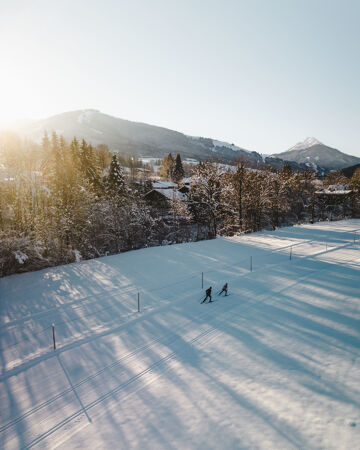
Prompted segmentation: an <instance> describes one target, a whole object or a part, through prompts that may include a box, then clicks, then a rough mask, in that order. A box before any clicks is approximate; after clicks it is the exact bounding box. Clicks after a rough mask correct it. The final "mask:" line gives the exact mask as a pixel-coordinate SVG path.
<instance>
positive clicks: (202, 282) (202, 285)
mask: <svg viewBox="0 0 360 450" xmlns="http://www.w3.org/2000/svg"><path fill="white" fill-rule="evenodd" d="M201 289H204V272H201Z"/></svg>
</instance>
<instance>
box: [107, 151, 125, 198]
mask: <svg viewBox="0 0 360 450" xmlns="http://www.w3.org/2000/svg"><path fill="white" fill-rule="evenodd" d="M124 189H125V181H124V174H123V171H122V168H121V166H120V164H119V162H118V159H117V157H116V155H113V156H112V159H111V163H110V169H109V175H108V177H107V180H106V191H107V194H109V195H121V194H123V193H124Z"/></svg>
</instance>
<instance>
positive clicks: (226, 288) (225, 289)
mask: <svg viewBox="0 0 360 450" xmlns="http://www.w3.org/2000/svg"><path fill="white" fill-rule="evenodd" d="M223 292H225V297H226V296H227V295H228V284H227V283H225V284H224V286H223V288H222V289H221V291H220V292H219V295H221V294H222V293H223Z"/></svg>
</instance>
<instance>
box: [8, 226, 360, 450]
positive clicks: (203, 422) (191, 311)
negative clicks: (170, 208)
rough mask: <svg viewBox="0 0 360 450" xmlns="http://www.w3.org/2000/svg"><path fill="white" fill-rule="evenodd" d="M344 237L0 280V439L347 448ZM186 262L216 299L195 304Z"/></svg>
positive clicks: (156, 254)
mask: <svg viewBox="0 0 360 450" xmlns="http://www.w3.org/2000/svg"><path fill="white" fill-rule="evenodd" d="M356 233H358V234H356ZM354 238H355V241H354ZM359 238H360V220H349V221H341V222H331V223H320V224H315V225H304V226H296V227H292V228H284V229H280V230H277V231H275V232H266V233H265V232H264V233H255V234H252V235H246V236H243V237H235V238H218V239H216V240H213V241H203V242H198V243H191V244H181V245H174V246H168V247H157V248H149V249H143V250H138V251H133V252H129V253H124V254H121V255H116V256H111V257H106V258H100V259H96V260H92V261H84V262H80V263H74V264H70V265H67V266H61V267H56V268H51V269H47V270H42V271H39V272H34V273H28V274H23V275H14V276H11V277H7V278H3V279H1V280H0V370H1V374H0V405H1V407H0V408H1V409H0V448H3V449H18V448H32V447H35V448H61V449H72V448H121V449H129V448H137V449H169V448H173V449H175V448H176V449H179V448H181V449H183V448H186V449H209V448H210V449H215V448H216V449H234V448H251V449H292V448H293V449H295V448H296V449H298V448H301V449H305V448H306V449H324V448H326V449H354V448H359V447H360V445H359V442H360V360H359V350H360V320H359V319H360V271H359V264H360V241H359ZM290 255H291V259H290ZM251 257H252V271H250V260H251ZM201 272H204V288H205V287H208V286H209V285H212V286H213V289H214V291H215V293H216V292H217V291H218V290H219V289H220V288H221V286H222V284H223V283H224V282H225V281H228V282H229V288H230V296H228V297H226V298H220V297H218V296H215V297H214V298H215V300H216V301H215V302H214V303H212V304H202V305H201V304H200V300H201V299H202V295H203V292H204V291H203V290H202V289H201ZM138 292H139V293H140V303H141V312H137V308H138V304H137V293H138ZM52 323H54V324H55V331H56V343H57V350H56V351H54V350H53V349H52V328H51V324H52Z"/></svg>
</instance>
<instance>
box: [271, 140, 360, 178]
mask: <svg viewBox="0 0 360 450" xmlns="http://www.w3.org/2000/svg"><path fill="white" fill-rule="evenodd" d="M273 156H277V157H279V158H281V159H284V160H286V161H292V162H296V163H298V164H306V165H308V166H309V167H310V168H314V169H319V168H323V169H325V170H327V171H328V170H339V169H342V168H344V167H348V166H352V165H355V164H358V163H360V158H358V157H356V156H351V155H347V154H346V153H343V152H341V151H340V150H337V149H335V148H332V147H328V146H327V145H324V144H322V143H321V142H320V141H318V140H317V139H315V138H307V139H305V141H303V142H299V143H298V144H296V145H294V146H293V147H291V148H289V150H287V151H285V152H282V153H277V154H276V155H273Z"/></svg>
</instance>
